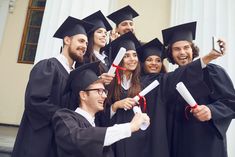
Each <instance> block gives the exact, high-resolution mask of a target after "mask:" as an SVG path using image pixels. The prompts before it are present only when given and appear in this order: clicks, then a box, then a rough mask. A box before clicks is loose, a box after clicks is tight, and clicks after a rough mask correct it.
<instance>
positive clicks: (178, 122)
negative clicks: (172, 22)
mask: <svg viewBox="0 0 235 157" xmlns="http://www.w3.org/2000/svg"><path fill="white" fill-rule="evenodd" d="M137 16H138V13H137V12H136V11H135V10H134V9H133V8H131V7H130V6H129V5H128V6H126V7H124V8H121V9H119V10H117V11H115V12H113V13H112V14H110V15H109V16H107V17H108V18H109V19H110V20H112V21H113V22H114V23H115V24H116V28H115V29H113V30H112V27H111V25H110V24H109V22H108V21H107V19H106V17H105V16H104V15H103V14H102V12H101V11H97V12H95V13H93V14H91V15H89V16H87V17H85V18H84V19H82V20H79V19H76V18H74V17H70V16H69V17H68V18H67V19H66V20H65V21H64V22H63V24H62V25H61V26H60V27H59V28H58V30H57V31H56V32H55V34H54V37H55V38H59V39H62V40H63V47H62V51H61V53H60V54H59V55H58V56H57V57H55V58H50V59H45V60H42V61H40V62H39V63H37V64H36V65H35V66H34V67H33V69H32V71H31V73H30V78H29V82H28V85H27V88H26V93H25V110H24V113H23V117H22V121H21V124H20V127H19V131H18V135H17V138H16V141H15V145H14V149H13V152H12V157H57V156H58V157H93V156H94V157H106V156H107V157H113V156H115V157H227V148H226V131H227V129H228V127H229V124H230V122H231V120H232V119H233V118H234V117H235V90H234V87H233V83H232V81H231V79H230V78H229V76H228V75H227V73H226V72H225V70H224V69H223V68H222V67H220V66H218V65H215V64H211V63H210V62H211V61H212V60H214V59H216V58H218V57H221V56H222V55H223V54H224V53H225V51H226V43H225V42H224V41H223V40H222V39H220V40H219V41H218V44H219V45H220V48H221V52H217V51H215V50H211V52H209V53H208V54H207V55H205V56H203V57H201V58H199V59H197V60H194V59H195V58H196V57H198V56H199V49H198V47H197V46H196V45H195V44H194V43H193V40H194V39H195V34H196V22H191V23H185V24H181V25H177V26H174V27H170V28H167V29H164V30H162V36H163V43H162V42H161V41H159V40H158V39H157V38H155V39H153V40H151V41H150V42H147V43H141V42H140V41H139V40H138V39H137V38H136V36H135V35H134V21H133V19H134V18H135V17H137ZM108 31H111V32H110V38H109V41H108V42H107V32H108ZM122 47H123V48H125V50H126V53H125V55H124V57H123V59H122V60H121V62H120V64H119V65H114V64H112V63H113V61H114V59H115V57H116V56H117V54H118V52H119V50H120V48H122ZM164 58H167V59H168V60H169V62H171V63H173V64H177V65H178V66H179V67H178V68H177V69H176V70H175V71H173V72H167V71H166V69H165V67H164V65H163V59H164ZM193 60H194V61H193ZM209 63H210V64H209ZM111 66H114V67H115V68H116V75H114V74H110V73H108V70H109V68H110V67H111ZM154 80H158V82H159V86H158V87H156V88H155V89H153V90H152V91H150V92H149V93H148V94H147V95H146V96H145V97H140V101H139V102H136V101H135V99H133V97H135V96H137V95H138V94H139V93H140V92H141V90H143V89H144V88H145V87H146V86H148V85H149V84H150V83H151V82H152V81H154ZM178 82H183V83H184V84H185V85H186V87H187V88H188V89H189V91H190V93H191V94H192V96H193V97H194V99H195V100H196V102H197V105H196V107H194V108H190V107H189V106H188V104H187V102H186V101H185V100H184V99H183V98H182V97H181V96H180V95H179V93H178V92H177V91H176V89H175V87H176V84H177V83H178ZM135 105H138V106H140V108H141V110H142V112H143V113H134V112H133V110H132V108H133V106H135ZM143 123H145V124H149V127H148V128H147V129H146V130H140V127H141V125H142V124H143Z"/></svg>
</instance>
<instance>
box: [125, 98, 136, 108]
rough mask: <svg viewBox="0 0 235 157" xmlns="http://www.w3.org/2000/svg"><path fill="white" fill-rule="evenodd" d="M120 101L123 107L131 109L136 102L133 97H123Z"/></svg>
mask: <svg viewBox="0 0 235 157" xmlns="http://www.w3.org/2000/svg"><path fill="white" fill-rule="evenodd" d="M122 103H123V108H125V109H128V110H130V109H132V107H133V106H134V105H135V104H136V102H135V100H134V99H133V98H126V99H123V101H122Z"/></svg>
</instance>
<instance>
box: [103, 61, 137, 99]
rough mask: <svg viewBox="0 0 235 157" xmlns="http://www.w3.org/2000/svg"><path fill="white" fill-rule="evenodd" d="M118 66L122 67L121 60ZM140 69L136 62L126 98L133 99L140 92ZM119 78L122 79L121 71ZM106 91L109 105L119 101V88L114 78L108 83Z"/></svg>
mask: <svg viewBox="0 0 235 157" xmlns="http://www.w3.org/2000/svg"><path fill="white" fill-rule="evenodd" d="M120 65H121V66H122V65H123V60H122V61H121V63H120ZM140 69H141V68H140V63H139V62H138V64H137V67H136V69H135V70H134V71H133V72H132V77H131V87H130V88H129V89H128V93H127V96H128V97H134V96H135V95H137V94H138V93H139V92H140V91H141V85H140ZM120 76H121V78H122V76H123V71H120ZM108 90H109V93H110V94H109V95H108V98H107V101H108V102H109V103H113V102H115V101H118V100H120V99H121V86H120V85H118V83H117V78H116V77H115V78H114V79H113V80H112V82H111V83H110V85H109V87H108Z"/></svg>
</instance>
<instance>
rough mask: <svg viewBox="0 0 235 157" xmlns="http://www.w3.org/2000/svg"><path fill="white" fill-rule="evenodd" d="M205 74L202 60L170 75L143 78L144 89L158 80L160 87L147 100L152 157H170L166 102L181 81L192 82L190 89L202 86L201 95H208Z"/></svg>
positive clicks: (154, 75) (144, 76)
mask: <svg viewBox="0 0 235 157" xmlns="http://www.w3.org/2000/svg"><path fill="white" fill-rule="evenodd" d="M202 76H203V73H202V68H201V63H200V60H197V61H195V62H192V63H190V64H188V65H187V66H183V67H180V68H178V69H177V70H175V71H174V72H170V73H160V74H146V75H143V76H142V78H141V82H142V83H143V85H144V87H146V86H147V85H149V84H150V83H151V82H152V81H154V80H158V81H159V83H160V84H159V86H158V87H156V88H155V89H154V90H152V91H151V92H150V93H148V94H147V95H146V96H145V98H146V101H147V113H148V115H149V117H150V122H151V123H150V126H149V129H150V131H148V137H147V139H148V144H149V152H150V155H149V156H150V157H169V156H170V149H169V143H168V134H167V115H168V111H167V106H166V104H165V100H167V99H168V98H170V97H171V95H174V94H175V93H174V92H175V87H176V84H177V83H178V82H180V81H184V80H191V79H192V78H196V79H194V81H191V82H190V83H189V84H187V85H189V87H190V88H191V87H195V86H196V87H197V86H200V88H201V89H205V91H204V92H202V93H201V95H206V94H207V93H208V88H207V86H206V85H205V84H204V83H203V77H202Z"/></svg>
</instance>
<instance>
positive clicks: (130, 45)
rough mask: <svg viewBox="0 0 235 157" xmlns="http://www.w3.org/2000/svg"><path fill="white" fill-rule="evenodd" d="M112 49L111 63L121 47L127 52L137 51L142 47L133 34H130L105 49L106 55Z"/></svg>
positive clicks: (124, 35) (119, 38) (114, 41)
mask: <svg viewBox="0 0 235 157" xmlns="http://www.w3.org/2000/svg"><path fill="white" fill-rule="evenodd" d="M110 47H111V51H112V52H111V56H109V57H111V58H110V59H111V61H113V60H114V59H115V57H116V55H117V53H118V51H119V49H120V48H121V47H124V48H125V49H126V51H128V50H134V51H136V49H137V48H138V47H140V42H139V41H138V39H137V38H136V36H135V35H134V34H133V33H132V32H128V33H125V34H123V35H122V36H120V37H118V38H117V39H115V40H113V41H112V42H111V43H109V44H108V45H106V46H105V47H103V48H102V50H104V51H105V53H107V52H109V49H110ZM107 55H109V54H107Z"/></svg>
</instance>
